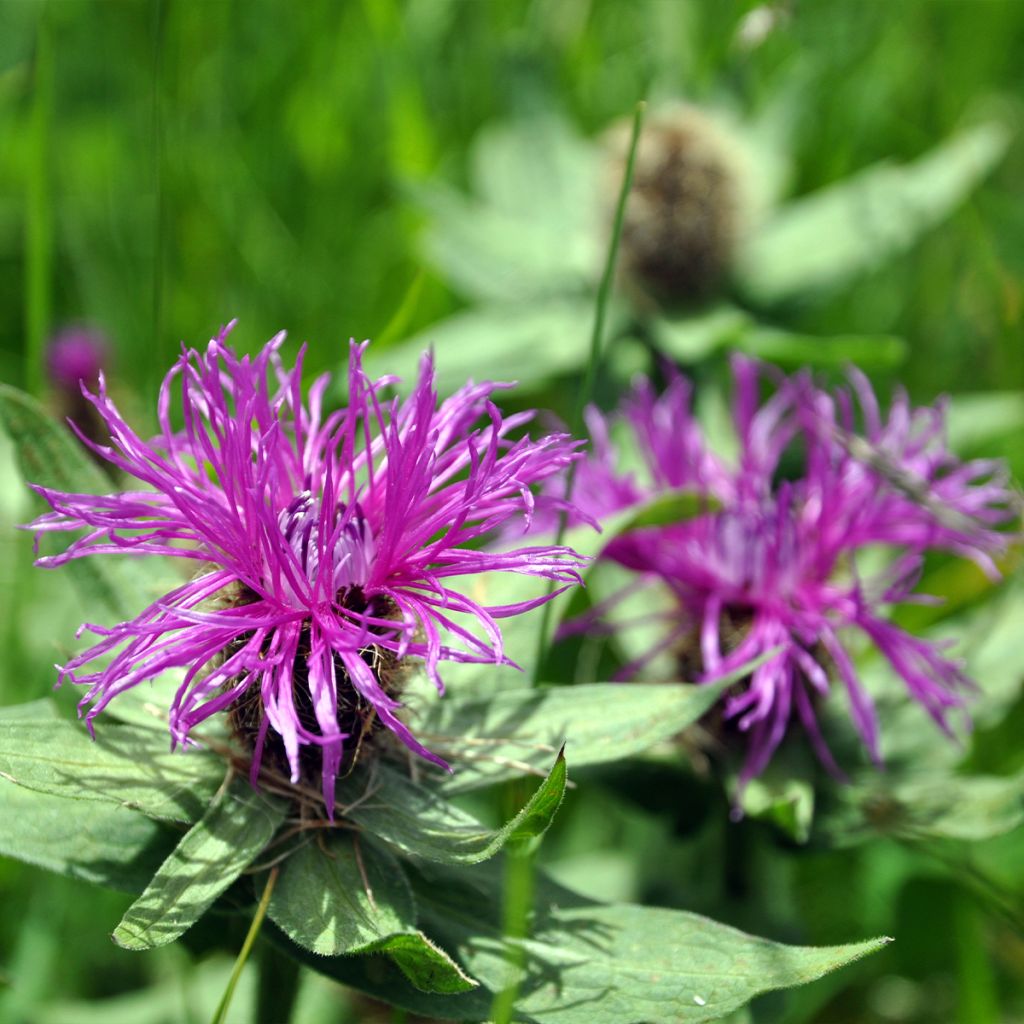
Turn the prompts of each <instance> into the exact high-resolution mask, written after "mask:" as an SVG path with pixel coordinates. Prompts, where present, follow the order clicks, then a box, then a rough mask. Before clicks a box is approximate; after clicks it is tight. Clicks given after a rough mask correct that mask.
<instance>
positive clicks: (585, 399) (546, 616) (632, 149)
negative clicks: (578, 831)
mask: <svg viewBox="0 0 1024 1024" xmlns="http://www.w3.org/2000/svg"><path fill="white" fill-rule="evenodd" d="M646 109H647V104H646V102H644V101H643V100H641V101H640V102H639V103H637V105H636V110H635V111H634V112H633V134H632V136H631V137H630V140H629V156H628V158H627V160H626V173H625V174H624V175H623V176H622V188H621V189H620V190H619V199H618V203H617V204H616V207H615V220H614V221H613V222H612V236H611V241H610V242H609V244H608V254H607V256H606V258H605V264H604V273H603V274H602V275H601V283H600V285H599V286H598V289H597V302H596V307H595V310H594V329H593V331H592V332H591V335H590V358H589V359H588V360H587V368H586V371H585V373H584V375H583V383H582V385H581V386H580V389H579V391H577V393H576V404H575V406H574V408H573V413H572V420H571V421H570V423H569V431H570V433H572V434H574V435H575V434H580V433H582V431H583V413H584V412H585V411H586V408H587V405H588V404H589V403H590V400H591V399H592V398H593V394H594V386H595V384H596V383H597V373H598V370H599V368H600V365H601V360H602V357H603V348H604V330H605V321H606V320H607V318H608V301H609V299H610V298H611V293H612V283H613V281H614V280H615V264H616V261H617V259H618V255H619V242H620V240H621V238H622V225H623V223H624V221H625V219H626V202H627V200H628V199H629V193H630V190H631V189H632V187H633V168H634V167H635V165H636V152H637V147H638V145H639V143H640V131H641V129H642V128H643V123H644V112H645V110H646ZM575 480H576V463H575V462H573V463H571V464H570V466H569V470H568V472H567V474H566V477H565V498H566V500H568V499H569V498H570V497H571V496H572V487H573V483H574V482H575ZM567 528H568V518H567V516H566V514H565V513H564V512H563V513H562V514H561V515H560V516H559V519H558V532H557V534H556V535H555V544H556V545H559V544H561V543H562V541H563V540H564V539H565V531H566V529H567ZM554 589H555V584H554V581H553V580H552V581H549V583H548V593H549V594H550V593H551V592H552V591H553V590H554ZM551 614H552V612H551V602H550V601H548V602H547V603H546V604H545V605H544V608H543V610H542V612H541V620H540V634H539V636H538V640H537V656H536V658H535V659H534V663H533V674H532V683H533V685H534V686H536V685H537V683H538V681H539V676H540V669H541V662H542V661H543V659H544V650H545V648H546V646H547V639H548V631H549V630H550V628H551Z"/></svg>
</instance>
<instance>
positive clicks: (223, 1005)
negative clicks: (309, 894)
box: [211, 867, 278, 1024]
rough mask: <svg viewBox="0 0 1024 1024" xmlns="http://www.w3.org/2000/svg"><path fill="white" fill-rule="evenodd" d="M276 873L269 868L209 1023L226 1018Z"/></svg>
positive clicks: (257, 933)
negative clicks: (226, 982) (257, 903)
mask: <svg viewBox="0 0 1024 1024" xmlns="http://www.w3.org/2000/svg"><path fill="white" fill-rule="evenodd" d="M277 875H278V869H277V868H276V867H275V868H271V870H270V874H269V875H267V884H266V885H265V886H264V887H263V895H262V896H261V897H260V902H259V905H258V906H257V907H256V914H255V916H254V917H253V919H252V924H251V925H249V932H248V934H247V935H246V936H245V942H243V943H242V949H241V952H240V953H239V954H238V959H237V960H236V961H235V967H234V970H233V971H232V972H231V977H230V978H229V979H228V986H227V988H226V989H224V995H223V996H221V1000H220V1004H219V1005H218V1007H217V1012H216V1013H215V1014H214V1015H213V1021H212V1022H211V1024H225V1022H226V1021H227V1019H228V1010H229V1009H230V1007H231V1000H232V998H233V997H234V995H235V988H236V987H237V986H238V979H239V978H240V977H241V976H242V970H243V968H244V967H245V964H246V961H247V960H248V959H249V954H250V953H251V952H252V947H253V943H254V942H255V941H256V936H257V935H259V933H260V926H261V925H262V924H263V918H264V917H266V915H267V907H268V906H269V905H270V897H271V895H272V894H273V892H274V883H275V882H277Z"/></svg>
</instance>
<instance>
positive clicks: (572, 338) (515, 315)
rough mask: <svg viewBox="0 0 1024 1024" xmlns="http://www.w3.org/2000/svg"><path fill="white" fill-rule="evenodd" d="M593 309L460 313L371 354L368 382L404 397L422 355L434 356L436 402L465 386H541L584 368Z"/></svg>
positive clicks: (527, 306) (541, 306)
mask: <svg viewBox="0 0 1024 1024" xmlns="http://www.w3.org/2000/svg"><path fill="white" fill-rule="evenodd" d="M593 306H594V304H593V300H592V299H590V298H587V297H586V296H581V297H579V298H573V297H566V298H554V299H550V300H543V301H536V302H530V303H520V304H515V305H487V306H481V307H479V308H478V309H470V310H466V311H464V312H461V313H456V314H455V315H454V316H452V317H449V318H448V319H447V320H442V321H441V322H440V323H436V324H433V325H432V326H430V327H428V328H426V329H425V330H423V331H421V332H420V333H419V334H416V335H414V336H413V337H412V338H409V339H408V340H406V341H404V342H402V343H401V344H400V345H393V346H391V347H389V348H386V349H380V350H376V349H373V348H370V349H369V350H368V351H367V354H366V370H367V373H369V374H370V376H374V377H375V376H380V375H383V374H396V375H397V376H399V377H401V378H402V382H403V383H402V386H403V388H404V389H405V390H408V389H409V388H411V387H412V385H413V384H414V383H415V381H416V378H417V376H418V372H419V365H420V360H421V359H422V357H423V354H424V352H426V351H428V350H433V352H434V355H435V366H436V370H437V386H438V389H439V391H440V392H441V393H442V394H448V393H450V392H453V391H455V390H456V389H458V388H460V387H464V386H465V384H466V381H467V380H470V379H472V380H476V381H482V380H493V381H514V382H517V383H518V384H519V385H520V386H522V387H525V386H530V385H536V384H542V383H546V382H548V381H550V380H551V378H552V377H556V376H559V375H563V374H567V373H573V372H575V371H577V370H579V369H580V368H581V367H583V366H584V364H585V363H586V361H587V358H588V356H589V353H590V335H591V332H592V330H593V326H594V309H593ZM610 329H612V330H614V327H612V328H610Z"/></svg>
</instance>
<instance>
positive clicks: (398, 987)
mask: <svg viewBox="0 0 1024 1024" xmlns="http://www.w3.org/2000/svg"><path fill="white" fill-rule="evenodd" d="M501 877H502V876H501V872H500V865H497V864H495V865H487V866H486V867H481V868H476V869H474V871H473V872H465V871H460V872H457V871H454V870H452V869H448V868H443V867H440V866H436V865H434V866H431V865H419V866H417V868H416V871H415V873H414V874H413V875H412V881H413V889H414V892H415V894H416V898H417V900H418V902H419V904H420V912H421V913H420V919H421V922H422V923H423V926H424V928H425V930H426V931H427V933H428V934H430V935H431V936H432V937H436V938H437V939H439V940H440V941H441V942H443V943H444V944H445V945H446V946H447V948H453V949H456V950H457V951H458V954H459V956H460V959H462V960H463V962H465V963H466V964H467V965H468V966H469V969H470V970H471V971H472V972H473V974H474V976H475V977H477V978H479V979H480V981H481V988H480V989H478V990H476V991H474V992H470V993H467V994H466V995H464V996H458V997H454V998H453V997H441V996H431V995H426V994H424V993H420V992H417V991H416V990H415V989H413V988H412V987H411V986H409V985H407V984H405V983H404V982H403V979H402V977H401V975H400V974H399V973H398V972H397V971H394V970H391V971H382V972H379V973H378V972H373V973H371V972H370V971H369V970H367V968H366V965H365V963H364V962H361V961H359V960H354V959H349V958H339V959H333V960H320V959H314V958H311V957H308V956H307V957H305V959H304V962H305V963H307V964H309V966H311V967H313V968H314V969H315V970H318V971H321V972H323V973H325V974H329V975H330V976H331V977H334V978H336V979H338V980H339V981H342V982H344V983H345V984H348V985H352V986H353V987H355V988H359V989H361V990H363V991H365V992H368V993H370V994H371V995H375V996H377V997H378V998H384V999H387V1000H388V1001H389V1002H391V1003H393V1004H395V1005H398V1006H400V1007H403V1008H404V1009H407V1010H409V1011H410V1012H412V1013H417V1014H421V1015H423V1016H429V1017H434V1018H438V1019H442V1020H477V1019H486V1015H487V1013H488V1011H489V1007H490V1003H489V1002H488V1001H487V999H488V995H490V996H491V997H493V993H494V992H495V991H500V990H501V989H503V988H505V987H506V986H507V985H508V983H509V982H510V981H513V980H515V979H516V976H515V975H510V970H512V968H510V965H509V962H508V958H507V946H506V944H505V942H504V941H503V939H502V930H501V916H500V915H501ZM537 881H538V885H537V894H536V901H535V904H534V910H533V916H532V927H531V933H530V937H529V938H528V939H524V940H521V941H520V943H519V948H520V949H521V950H522V951H523V953H524V954H525V958H524V964H523V968H522V970H521V972H519V978H518V980H519V985H520V998H519V1000H518V1002H517V1004H516V1016H515V1018H514V1019H516V1020H520V1021H526V1022H540V1021H543V1022H544V1024H624V1022H640V1021H642V1022H644V1024H703V1022H705V1021H712V1020H719V1019H721V1018H722V1017H723V1016H725V1015H726V1014H729V1013H731V1012H733V1011H734V1010H736V1009H738V1008H739V1007H741V1006H743V1005H744V1004H745V1003H747V1002H749V1001H750V1000H751V999H752V998H754V997H755V996H757V995H760V994H761V993H762V992H767V991H771V990H773V989H781V988H790V987H793V986H796V985H803V984H807V983H808V982H812V981H814V980H816V979H817V978H820V977H822V976H823V975H825V974H827V973H829V972H830V971H834V970H837V969H839V968H841V967H843V966H845V965H847V964H849V963H852V962H853V961H855V960H858V959H859V958H861V957H863V956H866V955H867V954H869V953H873V952H875V951H876V950H878V949H880V948H881V947H882V946H884V945H885V944H886V942H887V941H888V940H887V939H875V940H871V941H868V942H858V943H852V944H849V945H845V946H827V947H819V948H814V947H804V946H787V945H782V944H780V943H776V942H770V941H768V940H767V939H760V938H756V937H754V936H751V935H747V934H745V933H743V932H740V931H737V930H736V929H734V928H730V927H727V926H726V925H722V924H718V923H717V922H715V921H712V920H709V919H708V918H704V917H700V916H698V915H696V914H689V913H685V912H682V911H677V910H664V909H658V908H649V907H638V906H632V905H628V904H620V905H610V906H609V905H602V904H598V903H593V902H590V901H588V900H585V899H583V898H582V897H580V896H577V895H576V894H575V893H573V892H571V891H569V890H567V889H563V888H561V887H560V886H558V885H556V884H554V883H553V882H551V881H550V880H549V879H547V878H545V877H544V876H543V875H541V876H540V877H539V878H538V880H537ZM467 908H472V912H471V913H468V912H467ZM300 955H301V954H300Z"/></svg>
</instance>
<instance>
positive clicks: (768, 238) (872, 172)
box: [737, 122, 1009, 305]
mask: <svg viewBox="0 0 1024 1024" xmlns="http://www.w3.org/2000/svg"><path fill="white" fill-rule="evenodd" d="M1008 141H1009V133H1008V131H1007V129H1006V128H1005V127H1004V126H1003V125H1001V124H999V123H997V122H988V123H985V124H980V125H977V126H976V127H974V128H971V129H968V130H967V131H964V132H962V133H961V134H960V135H958V136H956V137H954V138H951V139H948V140H947V141H946V142H943V143H942V144H941V145H940V146H938V147H936V148H935V149H933V150H932V151H931V152H929V153H926V154H925V155H924V156H922V157H920V158H919V159H917V160H915V161H913V162H912V163H908V164H904V165H902V166H898V165H891V164H882V165H879V166H876V167H871V168H868V169H867V170H865V171H862V172H860V173H859V174H856V175H854V176H852V177H850V178H847V179H846V180H845V181H842V182H839V183H838V184H836V185H833V186H831V187H829V188H826V189H822V190H821V191H819V192H815V193H813V194H811V195H809V196H806V197H803V198H800V199H797V200H795V201H793V202H790V203H787V204H785V205H784V206H783V207H781V209H780V212H779V213H778V214H777V215H776V216H775V217H774V218H773V219H772V220H770V221H769V222H768V223H767V224H766V225H765V226H764V227H763V228H762V229H761V231H760V232H758V233H757V234H756V235H755V236H754V237H753V239H752V240H751V241H750V243H749V244H748V246H747V247H746V250H745V251H744V253H743V254H742V258H741V260H740V266H739V269H738V271H737V278H738V283H739V285H740V288H741V289H742V290H743V291H744V292H745V293H746V294H747V295H748V296H749V297H750V298H751V299H753V300H754V301H756V302H758V303H762V304H765V305H771V304H775V303H780V302H786V301H788V300H791V299H793V298H796V297H799V296H801V295H807V294H808V293H813V292H815V291H818V290H822V289H826V288H829V287H832V286H835V285H838V284H840V283H842V282H844V281H846V280H848V279H849V278H851V277H853V276H855V275H857V274H861V273H863V272H865V271H868V270H871V269H874V268H875V267H878V266H880V265H881V264H883V263H884V262H885V261H886V260H888V259H890V258H892V257H893V256H896V255H898V254H899V253H901V252H904V251H905V250H906V249H908V248H909V247H910V246H911V245H913V243H914V242H916V241H917V239H918V238H919V237H920V236H921V235H923V234H924V233H925V232H926V231H927V230H928V229H929V228H931V227H933V226H934V225H936V224H938V223H939V222H940V221H941V220H942V219H943V218H945V217H946V216H948V215H949V214H950V213H951V212H952V211H953V210H954V209H955V208H956V207H957V206H958V205H959V204H960V203H961V202H962V201H963V200H964V199H965V198H966V196H967V195H968V194H969V193H970V191H971V190H972V189H973V188H974V187H975V186H976V185H977V184H978V182H979V181H980V180H981V179H982V178H983V177H984V176H985V175H986V174H987V173H988V172H989V171H990V170H991V169H992V168H993V167H994V166H995V165H996V163H998V161H999V160H1000V159H1001V157H1002V155H1003V153H1004V152H1005V150H1006V146H1007V143H1008Z"/></svg>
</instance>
